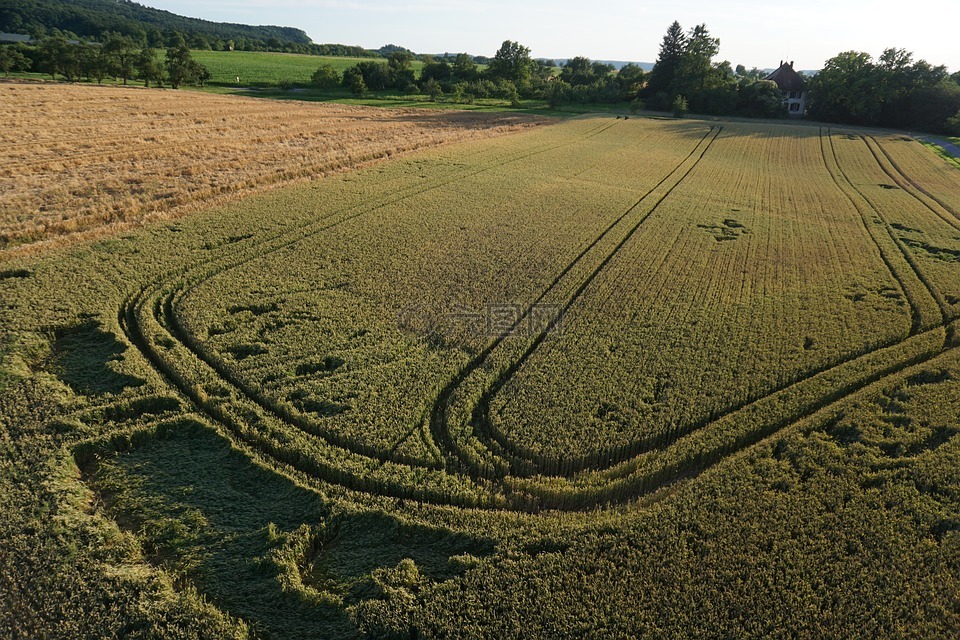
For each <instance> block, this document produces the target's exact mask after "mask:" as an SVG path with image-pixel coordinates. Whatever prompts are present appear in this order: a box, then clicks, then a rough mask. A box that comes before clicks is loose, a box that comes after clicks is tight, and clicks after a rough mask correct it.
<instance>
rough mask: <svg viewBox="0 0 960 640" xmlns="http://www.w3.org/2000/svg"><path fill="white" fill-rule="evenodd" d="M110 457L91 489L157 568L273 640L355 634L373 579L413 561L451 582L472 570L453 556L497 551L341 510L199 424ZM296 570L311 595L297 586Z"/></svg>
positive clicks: (186, 424)
mask: <svg viewBox="0 0 960 640" xmlns="http://www.w3.org/2000/svg"><path fill="white" fill-rule="evenodd" d="M104 458H105V459H102V460H101V461H100V462H99V464H98V465H96V469H95V470H93V473H92V476H91V477H90V484H91V486H92V487H93V488H94V490H95V491H97V492H98V493H99V495H100V496H101V497H102V498H103V500H104V502H105V504H106V506H107V509H108V511H109V512H110V514H111V516H112V517H113V518H114V519H115V520H116V521H117V523H118V524H119V525H120V526H121V527H122V528H125V529H127V530H128V531H133V532H134V533H136V534H137V535H138V537H139V538H140V540H141V543H142V545H143V548H144V551H145V553H146V554H147V557H148V560H149V561H150V562H151V563H152V564H154V565H157V566H163V567H164V568H165V569H167V570H168V571H170V572H171V573H172V574H173V575H175V576H177V578H178V581H181V582H182V581H187V582H189V583H191V584H193V585H194V586H195V587H196V588H197V589H198V590H199V591H200V592H201V593H203V594H204V595H205V596H206V597H208V598H210V600H211V601H212V602H213V603H214V604H215V605H216V606H218V607H219V608H221V609H223V610H225V611H227V612H229V613H230V614H232V615H235V616H238V617H241V618H243V619H245V620H256V621H257V622H256V628H255V631H256V632H257V634H258V635H263V636H265V637H283V638H330V637H338V638H341V637H353V636H356V635H358V630H357V628H356V627H355V625H354V624H353V622H352V621H351V620H350V618H349V617H348V614H347V613H346V611H345V607H347V606H349V605H351V604H356V603H358V602H360V601H361V600H363V599H366V598H370V597H375V596H377V595H379V592H378V589H377V587H376V584H375V583H374V582H373V580H372V579H371V576H370V574H371V572H373V571H375V570H376V569H378V568H382V567H394V566H396V565H397V564H398V563H400V562H401V561H402V560H404V559H405V558H411V559H413V560H414V562H416V564H417V567H418V569H419V570H420V573H421V574H422V575H424V576H426V577H428V578H430V579H434V580H444V579H448V578H451V577H454V576H455V575H457V574H458V573H460V572H461V571H462V570H463V568H462V566H461V565H460V564H459V563H457V562H452V561H451V557H453V556H460V555H463V554H468V553H469V554H471V555H487V554H489V553H492V551H493V546H494V545H493V542H492V541H489V540H479V539H475V538H472V537H469V536H466V535H462V534H457V533H453V532H448V531H444V530H440V529H434V528H430V527H426V526H421V525H415V524H405V523H402V522H400V521H399V520H397V519H396V518H393V517H390V516H388V515H384V514H380V513H372V512H365V513H357V512H346V511H343V510H340V509H338V508H337V507H336V506H335V505H332V504H331V503H329V502H326V501H325V500H324V499H323V498H322V497H321V496H319V495H318V494H316V493H314V492H312V491H308V490H306V489H303V488H301V487H298V486H296V485H295V484H293V483H292V482H290V481H289V480H287V479H286V478H284V477H282V476H279V475H276V474H274V473H272V472H270V471H268V470H265V469H262V468H260V467H258V466H256V465H254V464H253V463H251V462H250V460H249V459H248V458H247V457H246V456H244V455H243V454H242V453H240V452H239V451H236V450H234V449H232V448H231V447H230V444H229V442H228V441H226V440H225V439H224V438H222V437H221V436H219V435H218V434H216V433H215V432H213V431H212V430H211V429H209V428H208V427H206V426H205V425H202V424H200V423H197V422H194V421H191V420H182V421H180V422H179V423H178V424H177V425H176V426H174V427H173V428H168V429H164V430H161V431H160V432H158V435H157V436H156V437H151V438H147V439H146V440H145V441H143V442H139V443H136V445H135V446H134V447H133V448H132V450H129V451H127V452H124V453H120V454H118V455H115V456H104ZM305 539H306V540H307V543H306V544H302V545H300V546H299V547H298V546H297V545H298V543H299V542H303V541H304V540H305ZM291 549H299V551H297V550H293V551H291ZM294 565H296V567H295V568H294ZM290 572H294V573H295V574H299V577H300V579H301V580H302V581H303V583H304V584H306V585H307V586H308V587H309V590H308V591H302V590H298V589H291V588H289V586H288V585H289V584H290V580H289V574H290ZM310 592H312V593H313V596H312V597H311V595H310ZM321 594H326V595H321Z"/></svg>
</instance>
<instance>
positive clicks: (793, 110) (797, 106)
mask: <svg viewBox="0 0 960 640" xmlns="http://www.w3.org/2000/svg"><path fill="white" fill-rule="evenodd" d="M783 104H784V105H785V106H786V108H787V115H789V116H793V117H800V116H803V115H804V114H806V112H807V92H806V91H784V92H783Z"/></svg>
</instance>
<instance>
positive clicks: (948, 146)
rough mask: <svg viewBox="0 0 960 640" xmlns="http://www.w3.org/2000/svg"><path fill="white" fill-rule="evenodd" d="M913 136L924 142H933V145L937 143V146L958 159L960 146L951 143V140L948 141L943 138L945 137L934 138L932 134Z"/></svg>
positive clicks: (959, 157) (959, 158)
mask: <svg viewBox="0 0 960 640" xmlns="http://www.w3.org/2000/svg"><path fill="white" fill-rule="evenodd" d="M914 137H916V138H919V139H920V140H923V141H924V142H929V143H931V144H935V145H937V146H938V147H940V148H941V149H943V150H945V151H946V152H947V153H949V154H950V155H952V156H953V157H954V158H956V159H958V160H960V146H957V145H955V144H953V143H952V142H948V141H947V140H945V139H943V138H934V137H932V136H914Z"/></svg>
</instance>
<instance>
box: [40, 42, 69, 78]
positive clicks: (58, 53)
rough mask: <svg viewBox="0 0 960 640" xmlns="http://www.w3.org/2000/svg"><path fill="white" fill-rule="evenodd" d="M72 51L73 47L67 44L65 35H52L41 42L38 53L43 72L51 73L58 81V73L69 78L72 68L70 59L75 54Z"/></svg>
mask: <svg viewBox="0 0 960 640" xmlns="http://www.w3.org/2000/svg"><path fill="white" fill-rule="evenodd" d="M71 49H72V45H71V44H70V43H69V42H67V38H66V37H65V36H63V35H51V36H48V37H46V38H44V39H43V40H41V41H40V46H39V49H38V51H37V54H38V57H39V59H40V68H41V70H42V71H43V72H44V73H49V74H50V77H51V78H53V79H54V80H56V79H57V74H58V73H59V74H62V75H64V76H67V74H68V72H69V71H70V70H71V68H72V63H71V61H70V58H71V56H72V55H73V52H72V51H71ZM67 79H68V80H69V79H70V78H69V77H68V78H67Z"/></svg>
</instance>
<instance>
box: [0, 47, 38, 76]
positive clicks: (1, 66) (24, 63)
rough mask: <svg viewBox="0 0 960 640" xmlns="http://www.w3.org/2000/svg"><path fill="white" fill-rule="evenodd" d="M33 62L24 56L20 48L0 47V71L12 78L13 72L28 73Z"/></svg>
mask: <svg viewBox="0 0 960 640" xmlns="http://www.w3.org/2000/svg"><path fill="white" fill-rule="evenodd" d="M32 65H33V61H32V60H30V58H28V57H27V56H25V55H24V54H23V52H22V51H21V50H20V48H19V47H14V46H11V45H4V46H0V71H3V75H4V76H6V77H10V72H11V71H27V70H29V69H30V67H31V66H32Z"/></svg>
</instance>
